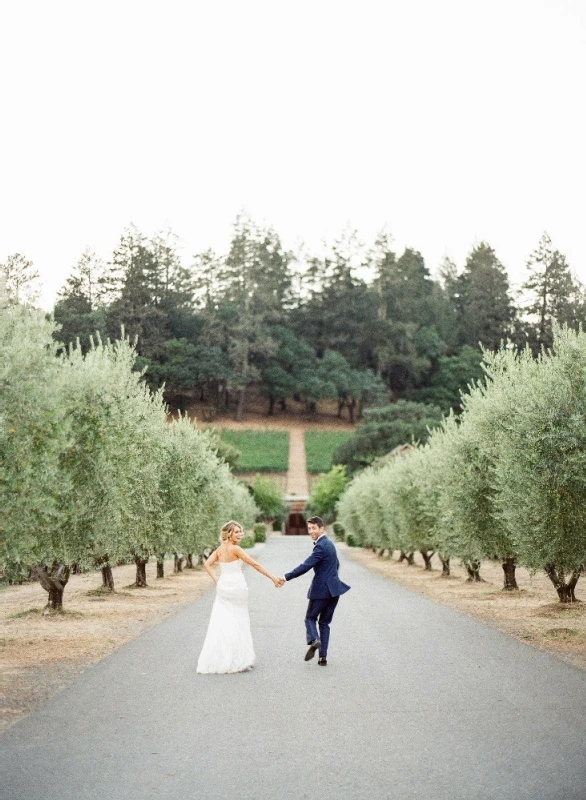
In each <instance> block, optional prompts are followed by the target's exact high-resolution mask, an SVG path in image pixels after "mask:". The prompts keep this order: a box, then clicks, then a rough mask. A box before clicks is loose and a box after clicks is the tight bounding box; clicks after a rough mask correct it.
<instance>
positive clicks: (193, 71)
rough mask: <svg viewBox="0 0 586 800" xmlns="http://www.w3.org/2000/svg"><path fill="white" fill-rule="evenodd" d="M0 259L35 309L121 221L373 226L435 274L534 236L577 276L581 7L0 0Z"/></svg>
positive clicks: (310, 230) (196, 247)
mask: <svg viewBox="0 0 586 800" xmlns="http://www.w3.org/2000/svg"><path fill="white" fill-rule="evenodd" d="M0 75H1V78H0V81H1V84H0V102H1V105H0V109H1V113H2V121H1V124H0V153H1V155H2V163H1V170H0V180H1V187H0V261H3V260H4V258H5V257H6V256H7V255H8V254H9V253H12V252H16V251H18V252H21V253H23V254H25V255H26V256H27V257H29V258H31V259H32V260H33V261H34V262H35V265H36V266H37V267H38V269H39V270H40V272H41V275H42V277H43V280H44V284H45V289H44V294H43V301H42V302H43V305H44V306H45V307H47V308H49V307H50V306H51V305H52V302H53V300H54V298H55V294H56V291H57V290H58V289H59V287H60V286H61V285H62V284H63V282H64V280H65V278H66V277H67V275H68V273H69V270H70V268H71V265H72V264H73V262H74V261H76V259H77V257H78V256H79V254H80V253H81V251H82V250H83V249H84V248H85V247H86V246H87V245H89V246H91V247H92V248H94V249H95V250H96V251H97V252H98V253H99V254H100V255H101V256H102V257H103V258H106V259H107V258H108V257H109V255H110V254H111V251H112V249H113V247H114V246H115V244H116V242H117V240H118V238H119V236H120V234H121V232H122V230H123V228H124V227H125V226H126V225H127V224H128V223H130V222H131V221H132V222H135V223H136V224H137V225H138V227H139V228H141V229H142V230H143V231H144V232H145V233H147V234H150V233H152V232H154V231H155V230H156V229H159V228H161V227H163V226H166V225H171V226H172V228H173V229H174V230H175V231H176V232H177V233H178V234H179V235H180V236H181V238H182V240H183V244H184V262H186V263H191V255H192V254H193V253H195V252H199V251H201V250H203V249H205V248H206V247H209V246H211V247H214V248H216V249H218V250H220V251H222V250H224V249H226V248H227V246H228V243H229V238H230V232H231V224H232V222H233V220H234V218H235V216H236V214H237V213H238V211H239V210H240V209H243V208H245V209H247V210H248V211H249V212H250V213H251V214H252V216H253V217H255V218H259V219H266V220H267V221H268V222H270V223H272V224H273V225H274V226H275V228H276V229H277V231H278V232H279V233H280V235H281V237H282V239H283V241H284V243H285V245H287V246H295V244H296V242H298V240H303V241H305V242H307V243H308V244H309V245H310V246H312V247H317V246H318V245H319V242H320V241H321V240H322V239H323V238H327V239H333V238H334V237H335V236H336V235H337V234H338V233H339V232H340V230H341V229H342V228H343V227H345V226H346V225H347V224H348V223H350V224H351V225H353V226H355V227H357V228H358V230H359V232H360V234H361V237H362V238H363V239H364V240H367V241H370V240H371V239H373V238H374V234H375V232H376V231H377V230H378V229H380V228H381V227H382V226H383V225H384V224H387V225H388V226H389V228H390V230H391V231H392V232H393V235H394V237H395V241H396V245H397V249H399V250H401V249H402V248H403V247H404V246H412V247H415V248H417V249H419V250H421V252H422V253H423V255H424V257H425V259H426V262H427V264H428V266H429V267H430V269H431V270H432V271H434V270H435V269H436V268H437V266H438V264H439V262H440V261H441V259H442V258H443V257H444V256H445V255H449V256H450V257H452V258H453V259H455V260H456V262H457V263H458V264H459V266H461V265H462V263H463V261H464V259H465V256H466V253H467V252H468V251H469V250H470V248H471V247H472V246H473V245H474V244H475V243H477V242H478V241H480V240H482V239H486V240H487V241H488V242H489V243H490V244H491V245H492V246H493V247H494V248H495V249H496V251H497V255H498V256H499V257H500V259H501V261H503V263H504V264H505V266H506V267H507V269H508V270H509V274H510V276H511V278H512V280H513V282H515V283H518V282H519V281H521V280H522V279H523V275H524V269H525V267H524V264H525V261H526V258H527V256H528V254H529V253H530V251H531V250H532V249H533V248H534V247H535V246H536V245H537V242H538V240H539V237H540V235H541V233H542V232H543V230H544V229H547V230H548V232H549V233H550V235H551V237H552V239H553V242H554V246H556V247H557V248H558V249H560V250H561V251H562V252H564V253H566V255H567V257H568V260H569V262H570V265H571V266H572V268H573V269H574V271H575V272H576V274H577V275H578V276H579V277H580V278H581V279H582V280H584V281H586V235H585V231H584V230H583V227H584V221H585V220H586V213H585V212H586V201H585V192H586V102H585V98H586V87H585V85H586V80H585V79H586V3H585V2H583V0H490V2H488V0H482V2H480V1H479V0H402V1H401V2H397V0H378V1H377V2H371V0H355V2H352V3H350V2H343V1H342V0H335V1H333V2H330V0H323V1H322V0H311V1H310V2H308V1H307V0H296V1H295V2H287V3H285V2H280V1H279V0H268V2H264V1H263V0H238V1H237V2H222V0H206V2H198V1H197V0H192V1H191V2H179V1H178V0H165V2H163V0H159V2H156V3H155V2H149V1H148V0H141V2H127V1H125V0H117V1H116V2H110V0H107V1H106V0H100V2H96V1H95V0H75V1H74V2H64V1H63V0H51V2H47V0H42V2H27V0H18V2H17V0H12V2H5V3H4V4H2V7H1V10H0Z"/></svg>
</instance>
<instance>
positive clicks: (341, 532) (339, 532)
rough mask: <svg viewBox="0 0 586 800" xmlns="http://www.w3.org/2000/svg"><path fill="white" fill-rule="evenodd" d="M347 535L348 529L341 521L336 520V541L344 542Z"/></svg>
mask: <svg viewBox="0 0 586 800" xmlns="http://www.w3.org/2000/svg"><path fill="white" fill-rule="evenodd" d="M345 535H346V529H345V528H344V526H343V525H341V524H340V523H339V522H334V536H335V537H336V541H338V542H343V541H344V536H345Z"/></svg>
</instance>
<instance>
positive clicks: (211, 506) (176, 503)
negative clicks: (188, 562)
mask: <svg viewBox="0 0 586 800" xmlns="http://www.w3.org/2000/svg"><path fill="white" fill-rule="evenodd" d="M165 449H166V459H165V467H164V470H163V475H162V483H161V491H162V494H163V497H164V502H163V505H164V507H165V508H168V509H170V510H171V514H170V528H169V539H168V544H167V548H166V549H167V550H168V551H170V550H173V551H175V552H182V553H203V551H204V550H206V549H207V548H209V547H214V546H215V545H216V544H217V541H218V536H219V532H220V528H221V527H222V525H223V524H224V523H225V522H227V521H228V520H229V519H237V520H238V521H239V522H241V524H242V525H243V528H244V530H247V529H248V528H250V527H251V526H252V524H253V522H254V519H255V518H256V515H257V514H258V509H257V507H256V505H255V504H254V501H253V500H252V498H251V497H250V495H249V493H248V492H247V491H246V489H245V488H244V487H241V486H240V484H239V483H238V482H237V481H236V480H235V478H234V477H233V476H232V474H231V473H230V470H229V468H228V466H227V465H226V464H225V463H223V462H222V461H220V460H219V459H218V457H217V456H216V454H215V443H214V440H213V438H212V437H211V436H210V435H208V434H207V433H202V432H200V431H198V430H197V428H196V427H195V425H194V424H193V423H192V422H190V420H189V419H188V418H187V417H185V416H180V417H179V418H178V419H177V420H175V421H174V422H173V423H171V424H170V425H169V426H168V428H167V431H166V442H165Z"/></svg>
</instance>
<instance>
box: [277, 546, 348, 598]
mask: <svg viewBox="0 0 586 800" xmlns="http://www.w3.org/2000/svg"><path fill="white" fill-rule="evenodd" d="M339 568H340V562H339V561H338V554H337V553H336V546H335V545H334V543H333V542H332V540H331V539H328V537H327V536H320V538H319V539H318V540H317V542H316V543H315V547H314V548H313V553H312V554H311V555H310V556H309V558H307V559H306V560H305V561H304V562H303V564H300V565H299V566H298V567H295V569H293V570H291V572H287V574H286V575H285V580H287V581H292V580H293V578H298V577H299V576H300V575H304V574H305V573H306V572H309V570H310V569H313V571H314V576H313V580H312V582H311V586H310V587H309V591H308V592H307V596H308V598H309V599H310V600H320V599H323V598H326V597H339V596H340V595H341V594H344V592H347V591H348V589H349V588H350V587H349V586H348V584H346V583H343V582H342V581H341V580H340V578H339V576H338V570H339Z"/></svg>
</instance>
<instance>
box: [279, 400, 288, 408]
mask: <svg viewBox="0 0 586 800" xmlns="http://www.w3.org/2000/svg"><path fill="white" fill-rule="evenodd" d="M279 405H280V406H281V411H287V398H286V397H281V399H280V400H279Z"/></svg>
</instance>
